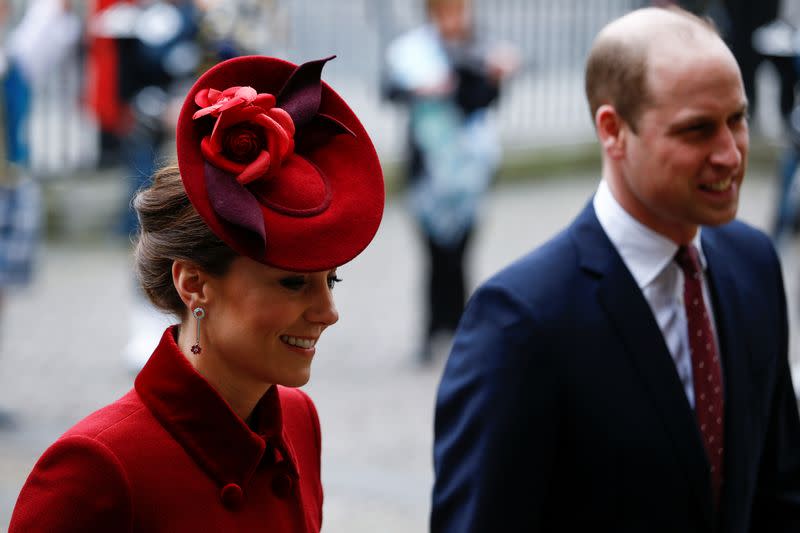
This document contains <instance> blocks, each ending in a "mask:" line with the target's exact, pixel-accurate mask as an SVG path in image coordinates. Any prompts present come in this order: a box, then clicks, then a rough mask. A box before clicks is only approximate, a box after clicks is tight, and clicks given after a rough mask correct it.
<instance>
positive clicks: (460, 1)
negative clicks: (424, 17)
mask: <svg viewBox="0 0 800 533" xmlns="http://www.w3.org/2000/svg"><path fill="white" fill-rule="evenodd" d="M467 3H469V0H425V11H426V12H427V13H431V12H432V11H434V10H436V9H438V8H440V7H442V6H446V5H449V4H455V5H462V6H463V5H466V4H467Z"/></svg>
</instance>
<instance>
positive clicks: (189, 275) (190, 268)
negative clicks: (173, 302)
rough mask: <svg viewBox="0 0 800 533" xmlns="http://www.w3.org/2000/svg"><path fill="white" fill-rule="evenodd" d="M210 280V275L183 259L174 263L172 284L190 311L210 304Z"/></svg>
mask: <svg viewBox="0 0 800 533" xmlns="http://www.w3.org/2000/svg"><path fill="white" fill-rule="evenodd" d="M208 280H209V276H208V274H207V273H206V272H204V271H203V270H201V269H200V268H199V267H198V266H197V265H195V264H194V263H192V262H190V261H184V260H182V259H176V260H174V261H173V262H172V283H173V284H174V285H175V290H176V291H178V296H180V297H181V300H183V303H184V304H186V307H188V308H189V309H191V308H193V307H197V306H203V305H206V304H207V303H208V292H209V291H208V289H209V287H208Z"/></svg>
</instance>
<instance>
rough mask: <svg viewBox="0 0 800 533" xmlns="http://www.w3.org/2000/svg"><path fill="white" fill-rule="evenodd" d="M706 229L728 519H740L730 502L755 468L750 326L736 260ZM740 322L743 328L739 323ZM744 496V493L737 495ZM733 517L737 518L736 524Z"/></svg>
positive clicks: (745, 487)
mask: <svg viewBox="0 0 800 533" xmlns="http://www.w3.org/2000/svg"><path fill="white" fill-rule="evenodd" d="M712 231H713V230H709V231H704V233H703V252H704V254H705V256H706V260H707V261H708V276H709V282H710V288H711V295H712V300H713V305H714V321H715V323H716V327H717V337H718V339H719V352H720V355H721V357H722V365H723V375H724V380H725V388H724V390H725V487H724V489H723V491H724V498H723V501H724V502H727V504H728V505H725V508H724V509H723V514H724V516H725V517H726V518H727V521H726V522H727V523H735V520H736V518H735V517H737V516H740V515H741V513H740V511H741V510H737V509H736V508H735V506H733V505H731V503H732V502H735V501H743V498H744V495H745V494H746V492H747V485H748V483H749V481H748V479H749V477H750V475H751V474H750V469H749V468H748V461H747V460H746V458H747V450H746V448H745V446H746V445H747V444H746V443H748V442H750V440H751V438H750V434H751V431H752V428H753V420H752V413H751V410H750V406H749V402H748V398H751V397H752V391H751V390H750V379H749V376H751V375H752V372H751V368H750V357H749V351H750V347H749V346H748V343H747V341H748V340H749V339H748V338H747V335H746V328H742V327H741V324H745V323H746V322H744V321H742V319H741V317H740V316H739V312H740V310H741V309H742V306H741V304H742V294H741V293H742V291H743V288H742V287H741V286H740V284H737V282H736V277H735V275H734V271H733V270H732V265H733V264H735V263H734V262H732V258H730V257H727V256H726V250H725V249H724V248H722V247H720V246H718V245H717V244H716V243H715V241H714V239H713V237H710V236H709V235H710V234H711V233H712ZM737 325H738V327H737ZM737 495H739V497H737ZM731 520H733V522H731Z"/></svg>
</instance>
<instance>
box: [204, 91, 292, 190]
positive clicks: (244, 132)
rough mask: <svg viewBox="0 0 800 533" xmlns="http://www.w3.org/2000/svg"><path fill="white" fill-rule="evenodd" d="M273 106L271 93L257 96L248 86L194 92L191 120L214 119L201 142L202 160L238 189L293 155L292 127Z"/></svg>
mask: <svg viewBox="0 0 800 533" xmlns="http://www.w3.org/2000/svg"><path fill="white" fill-rule="evenodd" d="M275 102H276V99H275V97H274V96H273V95H271V94H268V93H261V94H259V93H257V92H256V90H255V89H253V88H252V87H229V88H227V89H225V90H224V91H219V90H216V89H203V90H201V91H198V92H197V94H196V95H195V103H196V104H197V105H198V106H199V107H200V108H201V109H200V110H198V111H197V112H196V113H195V114H194V115H193V116H192V118H193V119H195V120H197V119H199V118H202V117H205V116H207V115H210V116H212V117H216V119H217V120H216V122H215V124H214V129H213V130H212V132H211V135H206V136H205V137H203V140H202V141H201V143H200V149H201V151H202V153H203V157H204V158H205V159H206V161H208V162H209V163H210V164H212V165H214V166H215V167H217V168H218V169H220V170H222V171H224V172H227V173H229V174H231V175H232V176H233V177H235V178H236V181H238V182H239V183H240V184H242V185H247V184H248V183H250V182H252V181H254V180H256V179H259V178H262V177H265V176H267V175H268V174H269V173H270V172H271V171H274V170H276V169H279V168H280V166H281V162H282V161H283V160H284V159H285V158H286V157H288V156H289V155H290V154H291V153H292V152H293V151H294V133H295V126H294V121H293V120H292V117H291V116H290V115H289V113H287V112H286V111H285V110H283V109H281V108H279V107H275Z"/></svg>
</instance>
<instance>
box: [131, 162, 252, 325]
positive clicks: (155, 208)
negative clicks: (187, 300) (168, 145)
mask: <svg viewBox="0 0 800 533" xmlns="http://www.w3.org/2000/svg"><path fill="white" fill-rule="evenodd" d="M133 207H134V209H135V210H136V213H137V214H138V217H139V228H140V229H139V235H138V237H137V241H136V250H135V253H134V261H135V269H136V275H137V277H138V278H139V283H140V284H141V286H142V289H143V290H144V292H145V294H147V297H148V298H149V299H150V301H151V302H153V304H154V305H155V306H156V307H158V308H159V309H162V310H164V311H168V312H170V313H174V314H175V315H177V316H178V317H180V318H183V317H184V316H185V314H186V306H185V305H184V303H183V301H182V300H181V298H180V296H179V295H178V292H177V291H176V290H175V285H174V284H173V281H172V263H173V262H174V261H175V260H178V259H180V260H184V261H189V262H191V263H194V264H195V265H197V266H198V267H199V268H200V269H202V270H204V271H205V272H207V273H208V274H211V275H212V276H222V275H224V274H225V273H226V272H227V271H228V268H229V267H230V264H231V262H232V261H233V260H234V259H235V258H236V257H237V254H236V252H234V251H233V250H231V248H229V247H228V246H227V245H226V244H225V243H224V242H222V241H221V240H220V239H219V238H217V236H216V235H214V234H213V233H212V232H211V230H210V229H209V228H208V226H207V225H206V223H205V222H203V219H202V218H200V215H198V214H197V211H195V209H194V207H193V206H192V204H191V203H190V202H189V198H188V196H187V195H186V190H185V189H184V188H183V182H182V181H181V176H180V172H179V170H178V167H177V165H170V166H167V167H164V168H162V169H161V170H159V171H158V172H156V174H155V175H154V176H153V183H152V185H151V186H150V187H148V188H146V189H142V190H141V191H139V193H137V194H136V197H135V198H134V200H133Z"/></svg>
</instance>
